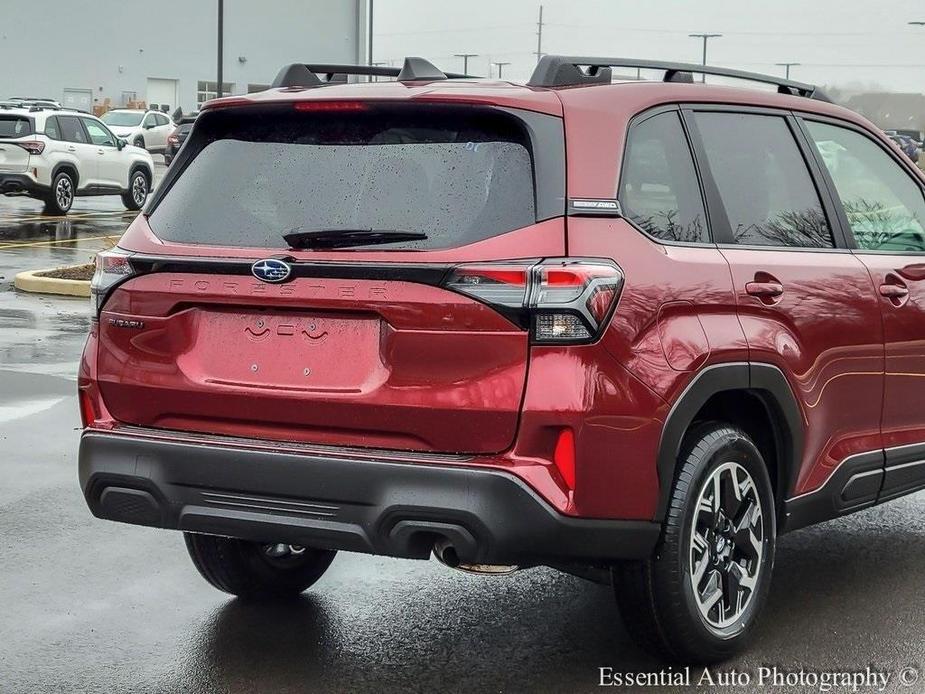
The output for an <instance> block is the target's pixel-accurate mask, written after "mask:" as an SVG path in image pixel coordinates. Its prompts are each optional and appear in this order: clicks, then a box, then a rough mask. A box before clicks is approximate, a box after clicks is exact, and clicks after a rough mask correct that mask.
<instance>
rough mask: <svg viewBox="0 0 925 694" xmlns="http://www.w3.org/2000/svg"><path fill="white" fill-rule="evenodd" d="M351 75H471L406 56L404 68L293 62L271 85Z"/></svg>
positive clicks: (404, 78)
mask: <svg viewBox="0 0 925 694" xmlns="http://www.w3.org/2000/svg"><path fill="white" fill-rule="evenodd" d="M348 75H358V76H365V77H392V78H395V80H396V81H398V82H424V81H426V82H433V81H436V80H445V79H464V78H471V77H472V76H471V75H463V74H460V73H455V72H443V71H441V70H440V69H439V68H437V67H436V66H435V65H434V64H433V63H431V62H429V61H427V60H424V58H415V57H409V58H405V62H404V64H403V65H402V66H401V68H400V69H399V68H396V67H384V66H382V65H338V64H327V63H293V64H292V65H286V66H284V67H283V69H282V70H280V71H279V74H277V75H276V79H275V80H273V84H272V85H271V86H273V87H276V88H279V87H321V86H324V85H326V84H331V83H337V82H340V83H343V82H346V81H347V77H348Z"/></svg>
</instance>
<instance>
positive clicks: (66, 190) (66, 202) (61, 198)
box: [55, 176, 74, 210]
mask: <svg viewBox="0 0 925 694" xmlns="http://www.w3.org/2000/svg"><path fill="white" fill-rule="evenodd" d="M73 201H74V186H73V185H72V184H71V179H69V178H68V177H67V176H62V177H61V178H59V179H58V183H57V184H56V185H55V202H57V203H58V207H59V208H61V209H62V210H67V209H70V207H71V203H72V202H73Z"/></svg>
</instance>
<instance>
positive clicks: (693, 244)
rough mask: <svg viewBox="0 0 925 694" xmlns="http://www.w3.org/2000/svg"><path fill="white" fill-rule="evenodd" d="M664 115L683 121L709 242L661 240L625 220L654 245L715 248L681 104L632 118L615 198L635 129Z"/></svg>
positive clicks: (683, 129) (655, 109)
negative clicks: (672, 114)
mask: <svg viewBox="0 0 925 694" xmlns="http://www.w3.org/2000/svg"><path fill="white" fill-rule="evenodd" d="M663 113H676V114H678V117H679V120H680V121H681V130H682V132H683V133H684V140H685V141H686V143H687V149H688V152H689V153H690V155H691V161H692V162H693V165H694V171H695V172H696V173H697V187H698V189H699V190H700V200H701V204H702V205H703V212H704V215H705V219H704V224H705V225H706V232H707V241H701V242H690V243H688V242H685V241H671V240H667V239H660V238H657V237H655V236H652V234H650V233H649V232H647V231H646V230H645V229H643V228H642V227H641V226H639V225H638V224H637V223H636V222H635V221H633V220H632V219H630V218H629V217H628V216H624V217H623V220H624V221H626V222H627V223H629V224H630V225H631V226H632V227H633V228H634V229H636V230H637V231H638V232H639V233H640V234H643V235H644V236H645V237H646V238H647V239H649V240H651V241H653V242H654V243H657V244H660V245H662V246H684V247H693V248H715V247H716V240H715V238H714V235H713V229H712V226H711V224H710V211H709V208H708V207H707V200H706V196H705V195H704V188H703V179H702V177H701V173H700V169H699V167H698V166H697V159H696V157H695V155H694V146H693V142H692V141H691V133H690V132H689V130H688V127H687V125H686V123H685V122H684V115H683V113H682V112H681V107H680V105H679V104H661V105H659V106H655V107H654V108H650V109H648V110H646V111H642V112H640V113H637V114H636V115H634V116H633V117H632V118H630V120H629V124H628V125H627V128H626V133H625V135H624V140H623V152H622V154H621V155H620V175H619V176H618V179H617V190H616V196H615V197H617V198H618V199H619V197H620V191H622V190H623V176H624V174H625V172H626V168H627V156H628V154H629V150H630V148H629V142H630V138H631V137H632V133H633V129H634V128H636V127H637V126H639V125H642V124H643V123H645V122H646V121H647V120H649V119H650V118H655V117H656V116H660V115H662V114H663Z"/></svg>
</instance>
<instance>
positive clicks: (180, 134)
mask: <svg viewBox="0 0 925 694" xmlns="http://www.w3.org/2000/svg"><path fill="white" fill-rule="evenodd" d="M197 115H198V114H196V113H191V114H190V115H188V116H182V117H181V118H180V122H179V123H177V128H176V130H174V131H173V133H172V134H171V135H169V136H168V137H167V149H165V150H164V163H165V164H167V166H170V163H171V162H172V161H173V158H174V157H175V156H176V154H177V152H179V151H180V147H181V146H182V145H183V143H184V142H185V141H186V138H187V136H188V135H189V132H190V130H192V129H193V123H195V122H196V116H197Z"/></svg>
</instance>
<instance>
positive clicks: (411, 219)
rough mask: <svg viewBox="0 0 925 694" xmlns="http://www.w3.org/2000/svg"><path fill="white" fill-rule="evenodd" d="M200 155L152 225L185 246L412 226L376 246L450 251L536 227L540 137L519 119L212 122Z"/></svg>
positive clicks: (366, 113) (302, 117)
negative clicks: (535, 149) (413, 236)
mask: <svg viewBox="0 0 925 694" xmlns="http://www.w3.org/2000/svg"><path fill="white" fill-rule="evenodd" d="M200 120H201V121H202V122H201V123H200V125H198V126H197V136H196V139H195V140H194V141H191V142H190V143H189V144H191V145H192V150H191V151H192V152H193V153H194V157H195V158H194V159H193V160H192V161H191V162H190V163H189V164H188V165H187V166H186V168H185V169H184V170H183V171H182V173H181V174H180V176H179V178H178V179H177V180H176V181H175V182H174V184H173V185H172V187H171V188H170V189H169V190H168V191H167V193H166V195H165V196H164V197H163V198H162V199H161V200H160V202H159V203H158V204H156V206H155V208H154V210H153V212H152V213H151V215H150V218H149V222H150V224H151V228H152V230H153V231H154V233H155V234H157V235H158V236H159V237H160V238H162V239H165V240H169V241H176V242H181V243H192V244H209V245H220V246H241V247H257V248H280V247H283V248H285V247H286V246H287V244H286V242H285V241H284V240H283V238H282V237H283V235H284V234H289V233H294V232H314V231H331V230H334V231H357V230H362V231H366V230H375V231H402V232H413V233H419V234H420V233H423V234H426V235H427V238H426V239H423V240H413V241H400V242H391V243H388V244H382V245H377V246H375V247H376V248H377V249H380V250H390V249H396V248H404V249H407V248H422V249H424V248H426V249H429V248H449V247H456V246H462V245H465V244H469V243H473V242H475V241H479V240H482V239H486V238H489V237H492V236H496V235H498V234H503V233H506V232H508V231H512V230H514V229H518V228H521V227H524V226H529V225H531V224H534V223H535V222H536V213H535V200H534V183H533V166H532V159H531V149H530V144H529V137H528V136H527V134H526V133H525V132H524V131H523V128H522V127H521V126H520V124H519V123H518V121H517V119H516V118H514V117H513V116H511V115H509V114H506V113H503V112H498V111H489V110H484V111H480V110H474V109H472V108H468V109H459V108H457V107H426V106H414V107H401V106H370V107H367V106H358V107H356V108H353V107H351V109H350V110H346V109H340V110H337V111H323V110H318V111H306V112H297V111H295V110H294V109H292V107H291V106H290V107H287V108H285V109H276V110H275V111H273V112H272V113H271V114H270V115H267V114H263V115H261V116H260V117H251V116H250V115H248V116H247V117H242V116H240V115H238V114H233V113H230V112H225V113H212V114H209V117H208V118H204V119H203V118H201V119H200Z"/></svg>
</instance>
